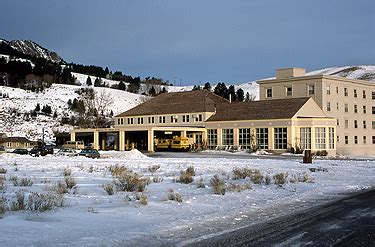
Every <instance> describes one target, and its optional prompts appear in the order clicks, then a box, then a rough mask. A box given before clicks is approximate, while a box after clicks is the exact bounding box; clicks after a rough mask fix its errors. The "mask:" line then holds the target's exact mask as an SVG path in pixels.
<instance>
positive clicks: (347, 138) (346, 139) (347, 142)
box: [345, 136, 349, 144]
mask: <svg viewBox="0 0 375 247" xmlns="http://www.w3.org/2000/svg"><path fill="white" fill-rule="evenodd" d="M345 144H349V136H345Z"/></svg>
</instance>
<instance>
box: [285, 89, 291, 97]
mask: <svg viewBox="0 0 375 247" xmlns="http://www.w3.org/2000/svg"><path fill="white" fill-rule="evenodd" d="M292 92H293V91H292V87H286V88H285V95H286V96H292Z"/></svg>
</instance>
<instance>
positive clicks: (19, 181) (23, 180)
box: [10, 175, 34, 187]
mask: <svg viewBox="0 0 375 247" xmlns="http://www.w3.org/2000/svg"><path fill="white" fill-rule="evenodd" d="M10 181H12V183H13V185H14V186H22V187H24V186H32V185H33V184H34V182H33V181H32V180H31V179H30V178H21V179H18V177H17V176H15V175H13V176H11V177H10Z"/></svg>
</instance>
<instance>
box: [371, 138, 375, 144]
mask: <svg viewBox="0 0 375 247" xmlns="http://www.w3.org/2000/svg"><path fill="white" fill-rule="evenodd" d="M372 144H375V136H372Z"/></svg>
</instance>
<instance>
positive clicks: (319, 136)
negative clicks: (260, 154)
mask: <svg viewBox="0 0 375 247" xmlns="http://www.w3.org/2000/svg"><path fill="white" fill-rule="evenodd" d="M255 132H256V134H255V135H254V134H253V133H251V130H250V128H245V129H239V136H238V141H239V145H240V146H241V147H242V148H244V149H254V148H255V147H256V148H257V149H269V148H268V138H269V134H268V128H256V129H255ZM207 139H208V148H210V149H214V148H215V147H216V146H217V145H218V141H217V129H209V130H208V133H207ZM287 140H288V132H287V128H274V147H273V148H274V149H287V147H288V141H287ZM233 143H234V138H233V129H222V143H221V144H222V145H233ZM300 146H301V148H302V149H311V128H300ZM326 148H327V142H326V128H325V127H315V149H326ZM334 148H335V129H334V128H333V127H329V128H328V149H334Z"/></svg>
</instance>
